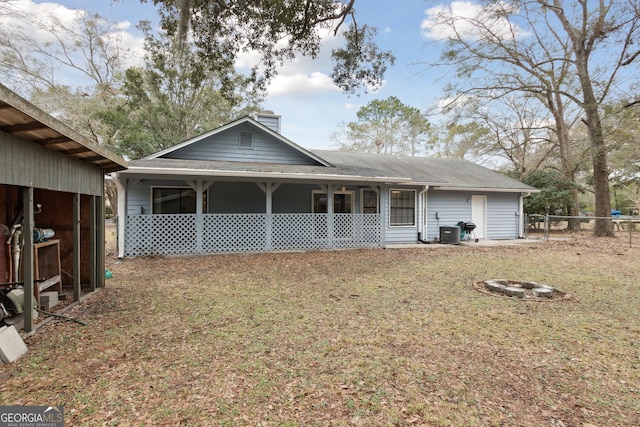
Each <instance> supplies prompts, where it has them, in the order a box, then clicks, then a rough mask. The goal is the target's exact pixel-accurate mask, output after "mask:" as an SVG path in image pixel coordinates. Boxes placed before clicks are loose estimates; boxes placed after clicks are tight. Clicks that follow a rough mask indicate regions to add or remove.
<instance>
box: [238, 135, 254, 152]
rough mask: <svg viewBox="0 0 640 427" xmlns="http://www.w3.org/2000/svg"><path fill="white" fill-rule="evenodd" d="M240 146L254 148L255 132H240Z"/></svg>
mask: <svg viewBox="0 0 640 427" xmlns="http://www.w3.org/2000/svg"><path fill="white" fill-rule="evenodd" d="M239 147H240V148H245V149H248V150H252V149H253V132H240V143H239Z"/></svg>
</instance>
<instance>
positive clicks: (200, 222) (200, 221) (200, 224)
mask: <svg viewBox="0 0 640 427" xmlns="http://www.w3.org/2000/svg"><path fill="white" fill-rule="evenodd" d="M202 187H203V182H202V180H201V179H199V180H197V181H196V188H195V190H196V251H197V252H198V253H202V252H203V249H204V248H203V241H204V236H203V235H202V234H203V233H204V217H203V216H202Z"/></svg>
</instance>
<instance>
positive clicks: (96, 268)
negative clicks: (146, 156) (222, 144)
mask: <svg viewBox="0 0 640 427" xmlns="http://www.w3.org/2000/svg"><path fill="white" fill-rule="evenodd" d="M126 167H127V163H126V161H125V160H124V159H122V158H120V157H119V156H117V155H115V154H113V153H111V152H109V151H108V150H106V149H104V148H103V147H100V146H99V145H97V144H95V143H94V142H92V141H91V140H89V139H88V138H86V137H85V136H83V135H82V134H80V133H79V132H78V131H76V130H74V129H72V128H70V127H69V126H67V125H65V124H64V123H62V122H60V121H59V120H57V119H55V118H54V117H52V116H51V115H49V114H47V113H45V112H44V111H42V110H41V109H39V108H37V107H36V106H34V105H33V104H31V103H29V102H28V101H26V100H25V99H23V98H21V97H20V96H18V95H17V94H16V93H14V92H12V91H11V90H9V89H8V88H6V87H5V86H3V85H2V84H0V284H8V283H16V282H18V283H20V284H24V306H25V307H29V306H33V305H37V304H38V302H39V301H38V300H39V295H40V292H44V291H45V290H46V291H52V290H58V291H59V292H61V291H62V290H63V287H65V288H72V289H73V291H72V294H73V296H72V297H73V300H74V301H79V300H80V296H81V294H82V290H83V289H84V290H85V291H87V292H93V291H95V290H96V288H99V287H103V286H104V277H105V275H104V272H105V240H104V221H105V220H104V218H105V215H104V176H105V173H109V172H114V171H119V170H123V169H125V168H126ZM18 230H19V231H18ZM16 232H19V233H20V234H21V236H22V237H21V239H15V238H12V236H13V235H15V233H16ZM32 330H33V313H32V311H31V310H25V313H24V332H25V333H29V332H31V331H32Z"/></svg>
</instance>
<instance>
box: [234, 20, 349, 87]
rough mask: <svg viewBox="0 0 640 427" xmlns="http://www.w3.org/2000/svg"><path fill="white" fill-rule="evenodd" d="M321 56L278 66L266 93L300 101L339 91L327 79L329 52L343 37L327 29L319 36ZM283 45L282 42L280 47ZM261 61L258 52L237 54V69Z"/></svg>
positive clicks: (304, 57) (328, 78)
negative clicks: (307, 97) (276, 73)
mask: <svg viewBox="0 0 640 427" xmlns="http://www.w3.org/2000/svg"><path fill="white" fill-rule="evenodd" d="M320 38H321V42H320V43H321V47H320V53H319V54H318V56H317V57H316V58H310V57H306V56H300V55H299V56H297V57H296V58H294V59H293V60H290V61H287V62H285V63H284V64H282V66H280V67H278V69H277V71H278V75H277V76H276V77H275V78H274V79H273V80H272V81H271V82H270V84H269V86H268V88H267V90H268V94H269V95H270V96H279V97H280V96H282V97H292V98H301V97H306V96H309V95H319V94H325V93H335V92H340V89H339V88H338V87H337V86H336V85H335V84H334V83H333V81H332V79H331V77H330V76H329V74H330V72H331V71H330V70H331V68H332V61H331V51H332V50H333V49H335V48H336V47H338V45H339V44H340V43H341V42H342V38H341V37H340V36H339V35H338V36H334V35H333V33H332V32H331V31H329V30H327V31H325V32H323V33H322V34H321V36H320ZM284 43H286V41H285V40H283V41H282V42H281V44H284ZM259 62H260V54H259V53H258V52H245V53H241V54H240V55H238V60H237V61H236V64H235V65H236V67H237V68H239V69H245V70H246V69H249V68H251V67H252V66H254V65H255V64H258V63H259Z"/></svg>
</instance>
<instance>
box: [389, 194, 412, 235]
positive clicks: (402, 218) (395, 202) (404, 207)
mask: <svg viewBox="0 0 640 427" xmlns="http://www.w3.org/2000/svg"><path fill="white" fill-rule="evenodd" d="M389 224H390V225H391V226H392V227H394V226H395V227H401V226H411V225H415V224H416V191H415V190H390V191H389Z"/></svg>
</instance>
